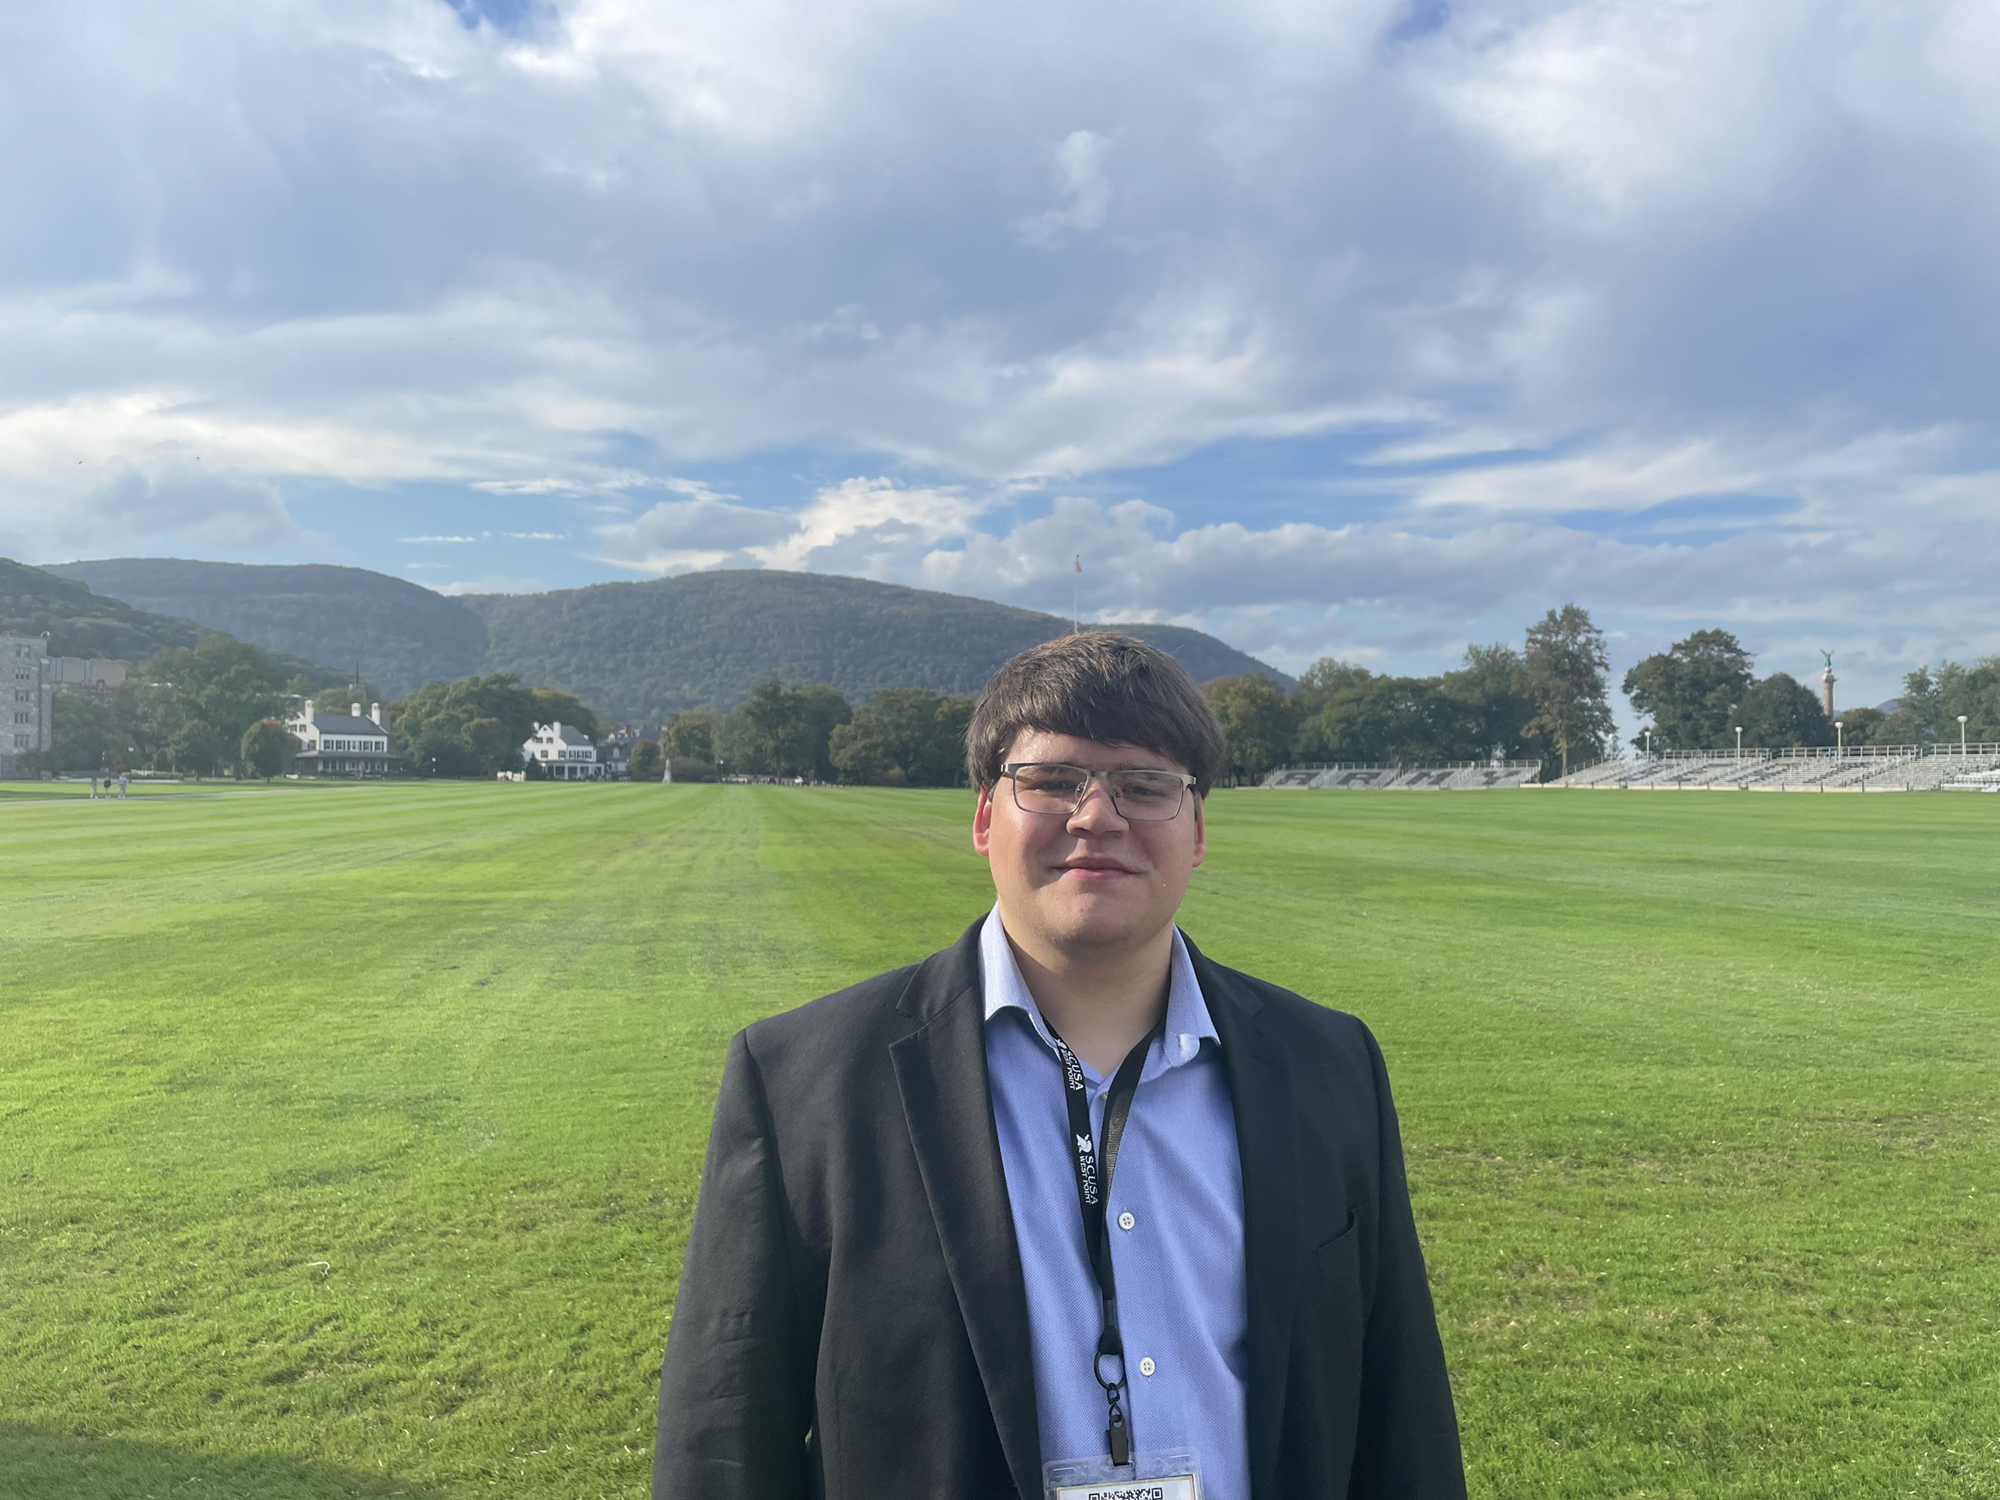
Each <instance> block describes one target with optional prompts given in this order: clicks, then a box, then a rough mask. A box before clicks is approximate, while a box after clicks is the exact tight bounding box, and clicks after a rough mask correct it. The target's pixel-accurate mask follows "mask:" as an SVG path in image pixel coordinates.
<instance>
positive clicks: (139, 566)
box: [46, 557, 486, 696]
mask: <svg viewBox="0 0 2000 1500" xmlns="http://www.w3.org/2000/svg"><path fill="white" fill-rule="evenodd" d="M46 571H47V572H50V573H57V574H60V575H62V576H63V577H64V578H72V579H75V580H77V581H78V582H80V583H85V584H88V585H89V586H90V587H91V589H92V590H94V591H95V592H96V593H98V594H103V595H109V596H111V597H112V598H113V599H122V600H124V601H125V602H126V603H127V604H132V605H136V606H138V607H139V608H140V609H147V610H158V611H159V612H161V613H162V614H169V615H182V616H185V617H186V618H187V619H190V620H197V621H199V622H200V623H201V624H203V625H206V626H208V627H210V628H211V629H214V630H221V631H226V632H227V633H228V634H230V635H233V636H235V637H236V638H237V639H238V640H243V641H249V642H251V643H252V644H254V645H258V646H262V647H264V648H265V649H266V650H271V651H284V652H289V653H291V654H293V655H296V656H302V657H306V658H308V659H309V660H312V661H318V662H324V663H326V664H327V665H328V666H333V667H340V668H343V669H344V670H346V671H348V672H353V671H354V670H355V667H356V666H357V664H358V665H359V667H360V670H361V675H362V676H364V677H366V678H367V679H368V680H369V681H371V682H378V683H380V684H381V685H382V688H383V690H384V691H385V692H388V693H390V694H392V695H397V696H400V695H401V694H403V693H407V692H409V691H411V690H412V689H414V688H418V687H421V686H422V685H423V684H424V683H426V682H432V681H437V680H446V681H449V680H451V679H454V678H459V677H464V676H467V675H468V674H470V673H473V672H476V671H478V670H479V669H480V663H481V662H482V661H483V660H484V659H485V655H486V627H485V626H484V625H483V624H481V622H480V619H479V616H478V614H477V613H475V612H474V611H472V610H469V609H467V608H465V607H464V606H463V605H461V604H460V603H459V602H458V601H457V600H455V599H447V598H445V597H444V596H443V595H442V594H435V593H432V592H431V591H430V590H429V589H426V588H419V587H418V586H417V585H416V584H414V583H407V582H405V581H404V580H403V579H400V578H391V577H390V576H389V575H388V574H386V573H371V572H369V571H368V570H367V569H366V568H337V567H332V566H329V565H326V564H322V563H308V564H303V565H300V566H268V565H255V566H253V565H249V564H243V563H215V562H189V561H185V560H183V559H181V558H173V557H119V558H110V559H107V560H104V561H100V562H75V563H59V564H56V565H55V566H52V567H50V568H48V569H47V570H46Z"/></svg>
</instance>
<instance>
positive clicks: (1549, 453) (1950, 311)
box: [0, 0, 2000, 702]
mask: <svg viewBox="0 0 2000 1500" xmlns="http://www.w3.org/2000/svg"><path fill="white" fill-rule="evenodd" d="M1996 75H2000V11H1996V10H1995V9H1994V7H1993V6H1992V5H1990V4H1987V3H1970V0H1967V3H1948V0H1866V3H1864V0H1810V3H1807V0H1757V3H1754V4H1748V5H1746V4H1743V3H1742V0H1733V3H1704V0H1583V3H1564V0H1464V3H1443V0H1422V3H1412V0H1346V3H1343V4H1340V5H1327V4H1325V3H1323V0H1314V3H1307V0H1247V3H1236V4H1231V5H1227V6H1224V5H1216V4H1208V5H1202V6H1191V5H1183V4H1176V3H1173V0H1149V3H1147V4H1145V5H1138V4H1131V3H1108V4H1104V5H1098V6H1091V7H1077V6H1073V5H1057V4H1049V3H1045V0H1021V3H1018V4H1014V5H1009V6H1004V7H991V6H983V7H981V6H967V5H963V4H960V5H947V4H940V3H931V0H815V3H813V4H811V5H805V4H796V3H790V0H718V3H705V0H688V3H682V4H678V5H674V6H664V5H659V4H656V3H651V0H505V3H501V0H455V3H449V4H448V3H445V0H279V3H271V0H264V3H258V4H251V3H248V0H230V3H224V0H185V3H182V4H177V5H174V6H156V7H133V6H131V5H129V4H123V3H114V0H62V3H60V4H58V3H56V0H18V3H15V4H12V5H9V6H7V7H5V8H4V9H0V553H5V554H7V555H11V556H16V557H20V558H23V559H25V560H28V561H61V560H67V559H70V558H75V557H93V556H132V555H174V556H196V557H213V558H225V559H234V560H242V561H269V562H281V561H282V562H289V561H313V560H319V561H329V562H345V563H353V564H357V565H360V566H365V567H371V568H377V569H380V570H382V571H384V572H389V573H395V574H397V575H399V576H402V577H405V578H409V579H412V580H414V581H417V582H420V583H423V584H426V585H428V586H430V587H434V588H440V589H445V590H447V591H451V590H460V591H463V590H466V589H471V588H480V589H517V590H520V589H534V588H543V587H564V586H571V585H576V584H581V583H586V582H592V581H597V580H602V579H612V578H637V577H646V576H652V575H656V574H663V573H672V572H679V571H685V570H687V569H691V568H702V567H717V566H751V567H782V568H810V569H816V570H821V571H830V572H846V573H858V574H864V575H866V576H870V577H876V578H883V579H889V580H893V581H898V582H906V583H913V584H918V585H925V586H931V587H938V588H946V589H951V590H955V591H959V592H965V593H972V594H979V595H983V596H986V597H990V598H995V599H1002V600H1006V601H1009V602H1014V603H1020V604H1025V605H1030V606H1035V607H1040V608H1046V609H1052V610H1056V611H1058V612H1066V611H1067V609H1068V608H1069V605H1070V598H1071V589H1072V585H1073V582H1074V581H1075V575H1074V573H1073V571H1072V565H1071V559H1072V558H1073V557H1074V556H1075V555H1076V554H1078V553H1079V552H1080V553H1082V554H1083V557H1084V568H1085V571H1084V575H1083V578H1082V580H1081V592H1082V607H1083V610H1084V612H1085V613H1086V614H1087V615H1090V616H1093V617H1096V618H1103V619H1118V618H1124V619H1133V618H1142V619H1155V620H1172V621H1179V622H1183V623H1188V624H1192V625H1196V626H1199V627H1202V628H1205V629H1209V630H1212V631H1214V632H1215V633H1216V634H1218V635H1221V636H1222V637H1223V638H1225V639H1227V640H1229V641H1231V642H1232V643H1234V644H1236V645H1239V646H1241V647H1243V648H1245V649H1247V650H1250V651H1253V652H1256V653H1258V654H1259V655H1261V656H1263V657H1265V658H1266V659H1267V660H1270V661H1272V662H1274V663H1276V664H1278V665H1280V666H1283V667H1286V668H1289V669H1293V670H1296V669H1298V668H1299V667H1302V666H1304V665H1305V664H1306V663H1307V662H1309V661H1311V660H1312V659H1313V658H1315V657H1317V656H1320V655H1324V654H1335V655H1341V656H1346V657H1348V658H1350V659H1353V660H1357V661H1361V662H1363V663H1365V664H1367V665H1370V666H1373V667H1376V668H1378V669H1383V670H1398V671H1412V672H1416V671H1422V672H1429V671H1435V670H1438V669H1439V668H1440V667H1442V666H1444V665H1447V664H1448V663H1449V662H1450V661H1451V660H1452V659H1453V658H1454V657H1455V656H1456V655H1457V654H1458V652H1459V651H1460V650H1462V648H1463V646H1464V645H1465V644H1466V643H1467V642H1468V641H1485V640H1493V639H1508V640H1516V641H1518V639H1519V637H1520V633H1521V630H1522V628H1523V627H1524V626H1525V625H1526V624H1527V623H1528V622H1529V621H1530V620H1531V619H1532V618H1534V617H1536V616H1538V615H1539V614H1540V613H1541V612H1542V611H1543V610H1544V609H1546V608H1548V607H1549V606H1551V605H1554V604H1560V603H1562V602H1565V601H1569V600H1574V601H1576V602H1579V603H1581V604H1583V605H1585V606H1586V607H1587V608H1589V609H1590V610H1591V611H1592V613H1593V615H1594V616H1595V617H1596V619H1597V620H1598V621H1599V623H1600V624H1601V625H1603V626H1604V627H1605V628H1606V629H1607V630H1608V631H1609V632H1610V633H1611V635H1612V640H1613V647H1614V654H1615V657H1616V659H1617V664H1618V666H1619V667H1620V668H1622V667H1623V666H1624V665H1627V664H1629V663H1630V662H1631V661H1632V660H1635V659H1636V658H1637V657H1639V656H1641V655H1643V654H1645V653H1646V652H1648V651H1652V650H1657V649H1659V648H1660V647H1662V646H1664V645H1665V644H1666V643H1667V642H1669V641H1670V640H1672V639H1674V638H1676V637H1677V636H1679V635H1681V634H1684V633H1686V632H1687V631H1688V630H1691V629H1697V628H1702V627H1707V626H1716V625H1719V626H1723V627H1725V628H1728V629H1732V630H1734V631H1736V632H1737V633H1738V634H1739V635H1740V636H1742V638H1743V639H1744V641H1745V642H1746V644H1748V645H1749V646H1751V647H1752V648H1753V649H1754V650H1755V651H1756V652H1757V653H1758V655H1759V658H1760V661H1761V663H1762V664H1763V666H1764V667H1765V668H1766V669H1768V670H1777V669H1782V670H1789V671H1791V672H1793V673H1794V674H1795V675H1799V676H1801V677H1816V675H1817V671H1818V667H1819V661H1820V658H1819V651H1820V649H1821V648H1827V649H1832V650H1835V651H1836V652H1837V653H1838V656H1839V670H1840V672H1841V678H1842V683H1843V687H1842V689H1841V696H1842V700H1843V701H1845V702H1855V701H1870V702H1872V701H1877V700H1880V699H1882V698H1886V697H1888V696H1890V695H1892V694H1893V693H1894V692H1895V691H1896V688H1897V683H1898V679H1899V677H1900V674H1901V673H1902V672H1903V671H1905V670H1907V669H1908V668H1910V667H1911V666H1914V665H1916V664H1918V663H1920V662H1923V661H1927V660H1936V659H1938V658H1939V657H1942V656H1952V657H1956V658H1959V659H1969V658H1975V657H1978V656H1981V655H1985V654H1990V653H1993V652H1996V651H2000V623H1996V618H1995V609H1994V605H1993V590H1992V581H1991V579H1992V557H1993V553H1994V539H1995V519H1996V511H2000V433H1996V424H1995V414H1994V399H1993V392H1995V391H1996V390H2000V368H1996V365H2000V262H1996V261H1995V258H1994V256H1993V255H1992V246H1993V245H1994V244H1995V243H1996V242H2000V239H1996V235H1995V232H1994V231H1995V229H1996V224H1995V222H1994V221H1995V219H1996V217H2000V191H1996V189H2000V180H1996V179H2000V91H1996V90H1994V89H1993V88H1992V86H1991V80H1992V79H1993V78H1994V77H1995V76H1996Z"/></svg>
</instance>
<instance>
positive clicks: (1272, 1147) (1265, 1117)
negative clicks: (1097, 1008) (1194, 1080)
mask: <svg viewBox="0 0 2000 1500" xmlns="http://www.w3.org/2000/svg"><path fill="white" fill-rule="evenodd" d="M1188 954H1189V957H1190V958H1191V959H1192V960H1193V962H1194V972H1195V978H1196V979H1197V980H1198V981H1200V984H1201V994H1202V999H1203V1000H1204V1001H1205V1002H1206V1003H1207V1005H1208V1013H1209V1015H1210V1016H1211V1017H1212V1018H1213V1020H1214V1021H1215V1030H1216V1034H1217V1035H1218V1036H1219V1037H1220V1038H1221V1039H1222V1061H1223V1067H1224V1070H1225V1071H1226V1072H1227V1074H1228V1076H1229V1095H1230V1102H1231V1106H1232V1109H1233V1112H1234V1114H1235V1117H1236V1151H1237V1155H1238V1156H1239V1157H1240V1158H1241V1160H1242V1163H1243V1262H1244V1271H1245V1275H1246V1280H1247V1282H1248V1287H1249V1294H1248V1301H1249V1310H1248V1311H1249V1323H1250V1389H1249V1398H1250V1410H1249V1418H1250V1429H1249V1439H1250V1491H1251V1493H1252V1495H1255V1496H1269V1495H1270V1494H1272V1486H1273V1485H1274V1484H1275V1483H1276V1477H1277V1462H1278V1435H1279V1432H1280V1429H1281V1428H1282V1426H1283V1424H1284V1414H1285V1374H1286V1370H1287V1368H1288V1366H1289V1362H1290V1354H1291V1343H1292V1309H1293V1305H1294V1302H1295V1300H1296V1297H1297V1293H1298V1281H1299V1264H1300V1249H1301V1247H1300V1244H1299V1233H1300V1231H1299V1222H1300V1220H1299V1180H1298V1134H1297V1121H1296V1119H1295V1117H1294V1115H1293V1112H1292V1084H1291V1074H1290V1071H1289V1070H1288V1069H1287V1068H1286V1066H1285V1058H1284V1053H1283V1050H1282V1049H1281V1048H1280V1047H1279V1045H1278V1043H1277V1041H1276V1040H1275V1039H1274V1038H1273V1037H1272V1036H1271V1035H1270V1034H1269V1032H1268V1030H1267V1029H1266V1027H1265V1026H1264V1025H1263V1024H1262V1022H1261V1018H1260V1017H1259V1015H1258V1012H1259V1011H1261V1010H1262V1009H1263V1002H1262V1001H1261V1000H1259V999H1258V998H1257V995H1256V993H1255V992H1254V991H1253V990H1251V989H1250V988H1249V987H1248V986H1247V985H1244V984H1243V983H1241V982H1240V981H1239V980H1237V979H1236V978H1235V977H1234V976H1233V975H1231V974H1229V973H1228V972H1227V971H1225V970H1223V969H1219V968H1217V967H1216V965H1214V964H1212V963H1210V962H1209V961H1208V960H1207V959H1206V958H1204V957H1202V955H1201V953H1200V952H1199V951H1197V950H1196V948H1195V946H1194V944H1192V943H1189V944H1188Z"/></svg>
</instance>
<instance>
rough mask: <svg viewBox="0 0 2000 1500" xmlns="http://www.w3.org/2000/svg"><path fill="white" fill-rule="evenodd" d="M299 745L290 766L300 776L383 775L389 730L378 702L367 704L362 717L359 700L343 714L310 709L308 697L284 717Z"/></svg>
mask: <svg viewBox="0 0 2000 1500" xmlns="http://www.w3.org/2000/svg"><path fill="white" fill-rule="evenodd" d="M285 728H287V729H288V730H290V731H291V733H292V738H294V739H295V740H297V741H298V742H299V745H300V747H301V748H300V750H299V753H298V754H297V755H296V756H294V757H293V759H292V769H293V770H294V771H296V772H298V773H299V774H300V775H302V776H387V775H388V774H389V730H388V727H387V726H386V725H385V724H383V722H382V705H381V704H379V703H371V704H370V705H369V706H368V713H367V715H366V716H365V717H364V716H363V715H362V712H361V705H360V704H359V703H356V704H353V705H352V711H351V712H348V713H344V714H323V713H319V712H317V711H315V710H314V708H313V701H312V699H310V698H308V699H306V700H305V702H304V703H303V704H301V705H300V707H299V711H298V712H297V713H295V714H293V715H291V717H289V718H287V719H286V720H285Z"/></svg>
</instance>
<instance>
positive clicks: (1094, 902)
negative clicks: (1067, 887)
mask: <svg viewBox="0 0 2000 1500" xmlns="http://www.w3.org/2000/svg"><path fill="white" fill-rule="evenodd" d="M1048 916H1049V919H1050V920H1049V922H1048V926H1047V931H1048V934H1049V936H1050V938H1051V939H1052V940H1053V941H1054V942H1056V943H1057V944H1058V945H1060V946H1061V947H1063V948H1065V949H1068V950H1069V951H1071V952H1074V953H1079V954H1081V953H1084V952H1087V951H1090V950H1093V949H1099V950H1115V949H1119V948H1126V947H1130V946H1131V945H1132V944H1133V943H1134V942H1143V941H1145V940H1146V939H1147V938H1150V937H1152V936H1153V935H1154V934H1155V933H1156V932H1158V931H1159V929H1160V928H1161V927H1162V926H1164V925H1165V923H1163V922H1162V921H1161V920H1160V919H1159V918H1158V916H1157V915H1156V914H1155V913H1153V912H1151V911H1134V910H1133V909H1131V908H1130V907H1128V906H1125V905H1124V904H1123V903H1122V902H1113V901H1106V900H1101V899H1091V898H1089V897H1085V898H1084V899H1082V900H1079V901H1068V902H1064V903H1063V904H1062V907H1061V908H1060V909H1059V910H1057V911H1053V912H1050V913H1048ZM1172 920H1173V919H1172V917H1171V916H1169V917H1168V918H1167V921H1172Z"/></svg>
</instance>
